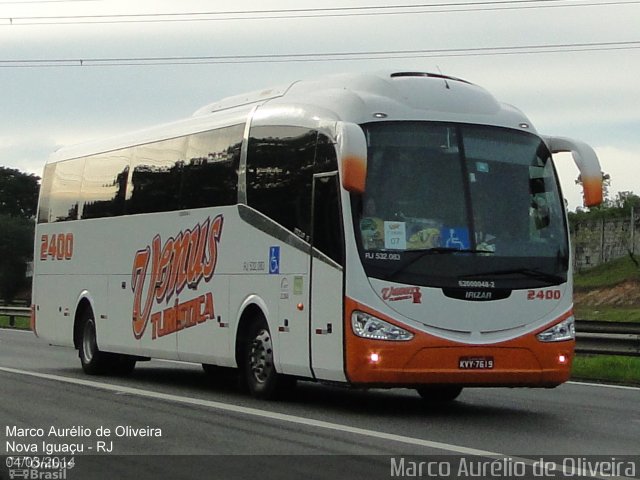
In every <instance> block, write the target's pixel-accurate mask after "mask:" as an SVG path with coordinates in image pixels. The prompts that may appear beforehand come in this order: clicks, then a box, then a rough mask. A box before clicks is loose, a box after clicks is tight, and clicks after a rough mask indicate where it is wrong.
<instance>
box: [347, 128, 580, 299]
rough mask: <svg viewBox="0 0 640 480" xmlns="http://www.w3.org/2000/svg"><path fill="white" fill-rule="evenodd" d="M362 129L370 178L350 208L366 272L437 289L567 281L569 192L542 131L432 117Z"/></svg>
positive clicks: (518, 286)
mask: <svg viewBox="0 0 640 480" xmlns="http://www.w3.org/2000/svg"><path fill="white" fill-rule="evenodd" d="M363 129H364V131H365V134H366V137H367V143H368V163H367V183H366V190H365V192H364V193H363V194H362V195H357V194H353V196H352V207H353V209H352V210H353V212H354V227H355V230H356V237H357V240H358V248H359V251H360V256H361V258H362V262H363V264H364V266H365V270H366V272H367V275H369V276H370V277H373V278H379V279H386V280H389V281H393V282H398V283H407V284H413V285H423V286H434V287H458V286H462V285H475V284H477V285H480V284H482V282H483V281H490V282H491V285H492V286H493V288H505V289H519V288H535V287H541V286H546V285H553V284H560V283H563V282H565V281H566V277H567V267H568V259H569V252H568V241H567V230H566V223H565V216H564V209H563V204H562V200H561V198H562V197H561V194H560V190H559V187H558V181H557V177H556V174H555V170H554V167H553V163H552V161H551V154H550V153H549V150H548V149H547V147H546V146H545V144H544V143H543V142H542V141H541V139H540V138H539V137H537V136H535V135H533V134H530V133H527V132H521V131H517V130H511V129H506V128H498V127H488V126H478V125H467V124H445V123H432V122H395V123H394V122H384V123H374V124H367V125H364V126H363Z"/></svg>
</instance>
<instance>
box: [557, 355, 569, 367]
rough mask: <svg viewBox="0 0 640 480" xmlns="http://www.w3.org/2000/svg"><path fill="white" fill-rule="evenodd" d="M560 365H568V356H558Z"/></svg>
mask: <svg viewBox="0 0 640 480" xmlns="http://www.w3.org/2000/svg"><path fill="white" fill-rule="evenodd" d="M558 363H560V364H561V365H564V364H565V363H567V356H566V355H558Z"/></svg>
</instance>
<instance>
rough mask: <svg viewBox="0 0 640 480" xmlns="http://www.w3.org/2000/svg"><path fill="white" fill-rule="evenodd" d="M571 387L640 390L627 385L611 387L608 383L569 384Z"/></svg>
mask: <svg viewBox="0 0 640 480" xmlns="http://www.w3.org/2000/svg"><path fill="white" fill-rule="evenodd" d="M567 383H570V384H571V385H584V386H586V387H602V388H618V389H620V390H640V387H630V386H627V385H611V384H608V383H589V382H567Z"/></svg>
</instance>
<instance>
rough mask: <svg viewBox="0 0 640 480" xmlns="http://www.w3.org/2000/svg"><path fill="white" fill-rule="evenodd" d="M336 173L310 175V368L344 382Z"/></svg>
mask: <svg viewBox="0 0 640 480" xmlns="http://www.w3.org/2000/svg"><path fill="white" fill-rule="evenodd" d="M339 192H340V189H339V182H338V174H337V172H335V171H334V172H329V173H318V174H315V175H314V176H313V188H312V206H313V208H312V240H311V241H312V245H313V248H312V255H311V295H310V304H311V312H310V313H311V325H310V326H311V328H310V337H311V345H310V347H311V368H312V370H313V373H314V375H315V377H316V378H318V379H322V380H333V381H346V377H345V374H344V360H343V358H344V357H343V338H344V331H343V330H344V329H343V323H344V322H343V320H342V318H343V307H342V304H343V300H344V299H343V296H344V275H343V272H344V267H343V265H344V241H343V237H344V236H343V231H342V215H341V210H340V196H339Z"/></svg>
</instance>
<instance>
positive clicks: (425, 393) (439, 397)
mask: <svg viewBox="0 0 640 480" xmlns="http://www.w3.org/2000/svg"><path fill="white" fill-rule="evenodd" d="M416 390H417V391H418V394H419V395H420V396H421V397H422V399H423V400H424V401H425V402H427V403H429V404H432V405H439V404H440V405H441V404H445V403H449V402H453V401H454V400H455V399H456V398H458V395H460V393H461V392H462V387H458V386H457V385H451V386H438V387H429V386H425V387H419V388H417V389H416Z"/></svg>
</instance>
